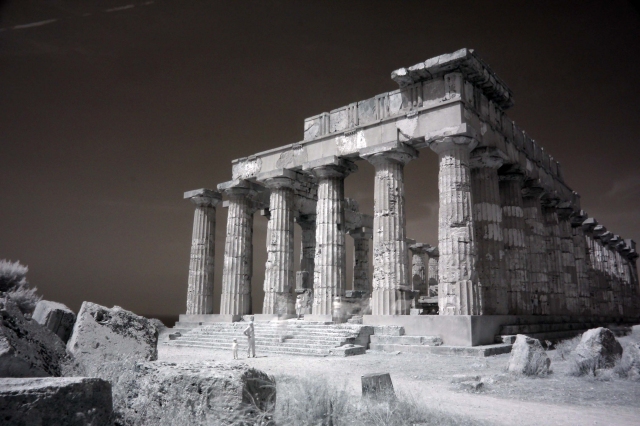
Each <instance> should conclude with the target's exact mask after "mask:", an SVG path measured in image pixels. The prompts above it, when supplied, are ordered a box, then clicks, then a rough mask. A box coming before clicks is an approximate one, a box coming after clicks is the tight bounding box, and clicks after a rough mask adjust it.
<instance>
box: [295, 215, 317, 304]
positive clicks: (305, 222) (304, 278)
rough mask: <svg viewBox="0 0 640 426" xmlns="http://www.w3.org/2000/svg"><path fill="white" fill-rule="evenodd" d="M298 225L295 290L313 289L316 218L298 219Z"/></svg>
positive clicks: (311, 216) (302, 217)
mask: <svg viewBox="0 0 640 426" xmlns="http://www.w3.org/2000/svg"><path fill="white" fill-rule="evenodd" d="M298 225H300V230H301V231H302V232H301V235H300V270H299V271H298V272H297V273H296V290H297V291H299V292H302V291H304V290H311V289H313V271H314V269H315V268H314V258H315V253H316V216H315V215H307V216H300V217H299V218H298Z"/></svg>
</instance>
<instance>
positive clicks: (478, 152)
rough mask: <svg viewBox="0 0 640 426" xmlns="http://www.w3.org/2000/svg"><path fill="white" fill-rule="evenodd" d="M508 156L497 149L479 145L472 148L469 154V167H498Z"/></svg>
mask: <svg viewBox="0 0 640 426" xmlns="http://www.w3.org/2000/svg"><path fill="white" fill-rule="evenodd" d="M506 160H508V157H507V156H506V155H505V154H504V153H503V152H502V151H500V150H499V149H496V148H493V147H480V148H476V149H474V150H473V151H472V152H471V154H470V156H469V167H471V168H472V169H479V168H489V169H499V168H500V167H502V165H503V164H504V162H505V161H506Z"/></svg>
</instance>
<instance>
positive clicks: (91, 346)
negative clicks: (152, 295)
mask: <svg viewBox="0 0 640 426" xmlns="http://www.w3.org/2000/svg"><path fill="white" fill-rule="evenodd" d="M157 344H158V330H157V328H156V326H155V325H154V324H153V322H151V320H149V319H147V318H144V317H141V316H139V315H136V314H134V313H133V312H130V311H127V310H124V309H122V308H121V307H119V306H114V307H113V308H111V309H109V308H107V307H104V306H100V305H97V304H95V303H91V302H84V303H82V307H81V308H80V312H78V319H77V320H76V324H75V326H74V327H73V334H72V336H71V339H69V342H68V343H67V350H68V351H69V352H70V353H71V354H72V355H73V356H74V358H75V361H76V363H77V364H78V367H79V368H80V369H82V370H83V371H84V374H86V375H89V376H92V375H94V374H95V372H96V371H97V369H98V368H99V367H100V365H102V364H104V363H105V362H115V361H121V360H132V361H153V360H155V359H157V358H158V350H157Z"/></svg>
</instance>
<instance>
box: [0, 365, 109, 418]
mask: <svg viewBox="0 0 640 426" xmlns="http://www.w3.org/2000/svg"><path fill="white" fill-rule="evenodd" d="M111 412H112V403H111V385H110V384H109V382H107V381H105V380H102V379H97V378H93V377H56V378H24V379H18V378H5V379H0V419H2V424H3V425H4V426H23V425H47V426H85V425H86V426H103V425H105V426H106V425H108V424H111V423H110V418H111Z"/></svg>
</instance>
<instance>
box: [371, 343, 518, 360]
mask: <svg viewBox="0 0 640 426" xmlns="http://www.w3.org/2000/svg"><path fill="white" fill-rule="evenodd" d="M371 350H372V351H381V352H404V353H421V354H434V355H456V356H467V357H487V356H492V355H500V354H506V353H509V352H511V345H508V344H495V345H484V346H444V345H443V346H426V345H393V344H374V343H372V344H371Z"/></svg>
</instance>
